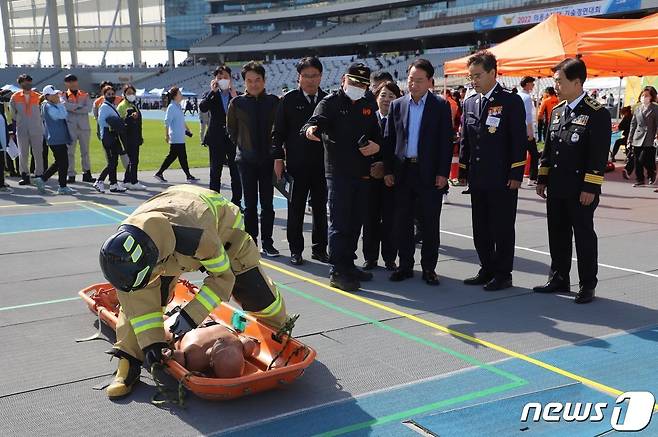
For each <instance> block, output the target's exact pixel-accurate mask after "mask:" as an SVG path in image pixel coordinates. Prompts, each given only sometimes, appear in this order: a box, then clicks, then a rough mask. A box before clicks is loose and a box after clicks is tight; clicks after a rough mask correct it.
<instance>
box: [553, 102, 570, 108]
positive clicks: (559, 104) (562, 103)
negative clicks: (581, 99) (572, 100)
mask: <svg viewBox="0 0 658 437" xmlns="http://www.w3.org/2000/svg"><path fill="white" fill-rule="evenodd" d="M566 104H567V101H566V100H562V101H561V102H560V103H558V104H557V105H555V106H553V109H555V108H559V107H560V106H562V105H566Z"/></svg>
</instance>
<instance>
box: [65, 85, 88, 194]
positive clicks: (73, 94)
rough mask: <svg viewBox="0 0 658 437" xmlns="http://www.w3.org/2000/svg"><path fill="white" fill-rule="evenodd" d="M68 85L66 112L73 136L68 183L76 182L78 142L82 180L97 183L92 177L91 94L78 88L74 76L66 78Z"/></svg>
mask: <svg viewBox="0 0 658 437" xmlns="http://www.w3.org/2000/svg"><path fill="white" fill-rule="evenodd" d="M64 83H65V84H66V90H67V91H66V101H65V102H64V106H66V111H67V112H68V117H67V123H68V126H69V133H70V134H71V144H69V146H68V154H69V169H68V181H67V182H69V183H72V182H75V149H76V142H77V143H80V159H81V164H82V180H83V181H84V182H91V183H93V182H96V179H94V178H93V177H92V176H91V162H90V160H89V139H90V137H91V127H90V125H89V113H90V112H91V108H92V101H91V97H89V94H88V93H86V92H84V91H82V90H81V89H79V87H78V78H77V77H76V76H75V75H74V74H67V75H66V77H64Z"/></svg>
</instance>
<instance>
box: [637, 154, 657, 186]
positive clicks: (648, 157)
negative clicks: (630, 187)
mask: <svg viewBox="0 0 658 437" xmlns="http://www.w3.org/2000/svg"><path fill="white" fill-rule="evenodd" d="M634 149H635V150H634V153H635V178H636V179H637V182H638V183H644V170H645V169H646V170H647V177H648V178H649V179H656V148H655V147H651V146H649V147H634Z"/></svg>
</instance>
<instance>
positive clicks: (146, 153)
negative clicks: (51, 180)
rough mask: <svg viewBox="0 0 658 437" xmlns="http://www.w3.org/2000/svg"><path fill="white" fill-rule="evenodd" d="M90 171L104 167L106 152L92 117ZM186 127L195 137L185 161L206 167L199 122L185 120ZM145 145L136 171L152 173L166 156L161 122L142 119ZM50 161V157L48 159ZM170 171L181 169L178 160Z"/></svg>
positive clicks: (77, 163)
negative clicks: (200, 139)
mask: <svg viewBox="0 0 658 437" xmlns="http://www.w3.org/2000/svg"><path fill="white" fill-rule="evenodd" d="M91 126H92V131H91V145H90V149H91V151H90V154H91V157H90V158H91V170H92V173H99V172H100V171H101V170H102V169H103V168H104V167H105V152H104V151H103V147H102V146H101V142H100V140H99V139H98V138H97V137H96V128H95V126H96V121H95V120H94V119H93V117H92V118H91ZM187 126H188V127H189V129H190V130H191V131H192V133H193V134H194V136H193V137H192V138H187V137H186V139H187V160H188V161H189V165H190V167H191V168H194V167H208V165H209V158H208V149H207V148H205V147H202V146H201V145H200V141H199V122H195V121H188V122H187ZM142 129H143V135H144V144H143V145H142V147H141V148H140V153H139V169H140V170H148V171H155V170H157V169H158V168H160V164H162V161H163V160H164V158H165V156H167V153H169V144H167V143H166V142H165V138H164V132H165V130H164V124H163V122H162V121H161V120H144V122H143V125H142ZM51 159H52V158H51ZM75 166H76V169H77V170H76V171H77V172H78V173H79V172H81V171H82V170H81V168H80V152H79V151H77V153H76V164H75ZM170 168H180V165H179V164H178V161H175V162H174V163H173V164H172V165H171V167H170ZM119 171H120V172H121V171H123V167H122V166H121V164H120V163H119Z"/></svg>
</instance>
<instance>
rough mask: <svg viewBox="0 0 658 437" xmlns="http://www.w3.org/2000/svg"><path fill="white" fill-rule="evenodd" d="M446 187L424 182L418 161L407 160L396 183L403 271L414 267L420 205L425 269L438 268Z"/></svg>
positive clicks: (396, 214)
mask: <svg viewBox="0 0 658 437" xmlns="http://www.w3.org/2000/svg"><path fill="white" fill-rule="evenodd" d="M443 192H444V190H439V189H437V188H436V186H434V185H426V184H423V183H422V182H421V180H420V169H419V168H418V164H414V163H405V164H404V169H403V170H402V174H401V175H399V177H398V178H396V184H395V229H396V230H397V240H396V247H397V249H398V256H399V258H400V270H413V268H414V253H415V250H416V244H415V241H414V214H413V211H414V209H415V207H416V205H418V210H417V214H418V219H419V223H420V232H421V235H422V238H423V246H422V248H421V251H420V264H421V267H422V269H423V271H427V270H429V271H434V270H435V269H436V263H437V262H438V259H439V242H440V238H439V219H440V217H441V204H442V202H441V198H442V196H443Z"/></svg>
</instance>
